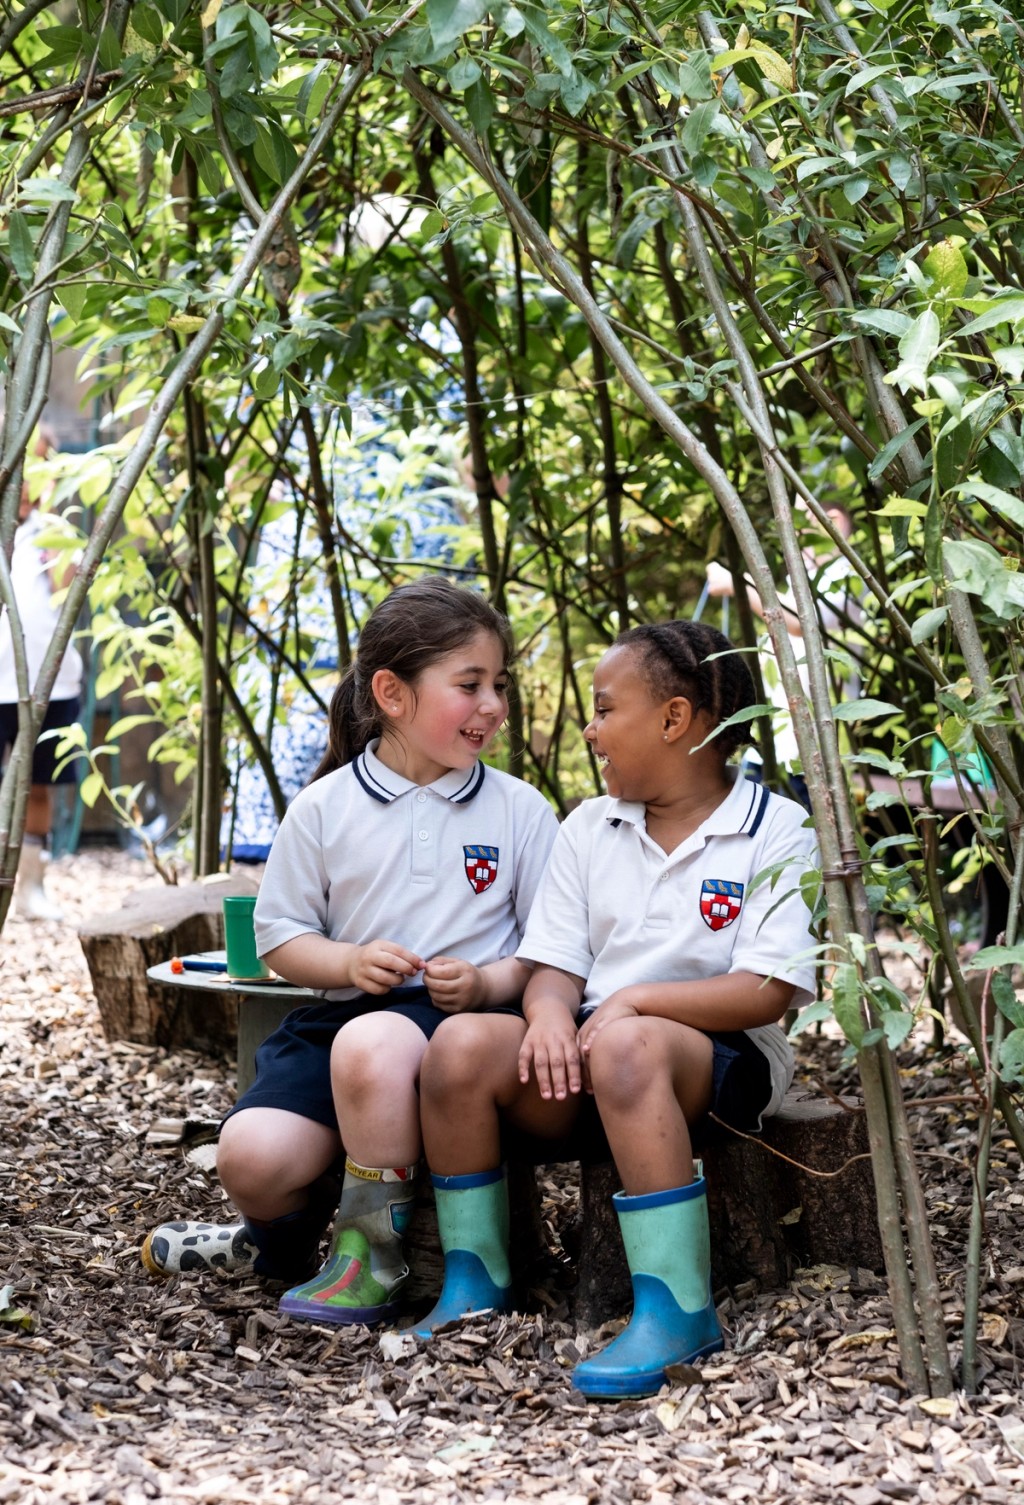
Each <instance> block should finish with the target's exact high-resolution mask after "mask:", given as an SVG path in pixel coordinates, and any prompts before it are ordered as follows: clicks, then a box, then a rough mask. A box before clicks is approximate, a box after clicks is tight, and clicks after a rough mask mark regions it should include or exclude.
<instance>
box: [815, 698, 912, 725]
mask: <svg viewBox="0 0 1024 1505" xmlns="http://www.w3.org/2000/svg"><path fill="white" fill-rule="evenodd" d="M832 714H833V716H834V717H835V718H836V720H837V721H877V720H878V719H879V717H881V716H901V715H902V714H903V712H902V711H901V710H900V708H899V706H898V705H892V704H891V703H890V702H889V701H888V700H844V701H841V702H840V704H839V705H837V706H836V707H835V709H834V711H833V712H832Z"/></svg>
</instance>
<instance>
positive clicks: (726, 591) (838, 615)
mask: <svg viewBox="0 0 1024 1505" xmlns="http://www.w3.org/2000/svg"><path fill="white" fill-rule="evenodd" d="M827 512H828V516H829V518H830V520H831V521H832V523H833V524H834V526H835V527H836V528H837V529H838V531H839V532H840V533H841V534H842V535H843V537H844V538H849V536H850V533H851V532H852V528H853V522H852V519H851V517H850V514H849V512H847V510H846V508H845V507H839V506H835V507H829V508H828V509H827ZM819 542H827V543H828V544H829V546H830V548H831V546H832V541H831V539H822V538H819ZM804 558H805V560H806V564H807V573H808V575H809V577H810V579H811V581H812V582H813V584H814V587H815V592H816V594H817V598H818V603H819V612H820V621H821V626H822V628H823V630H824V632H825V633H826V634H827V635H828V636H829V637H830V638H833V639H834V638H835V637H836V636H837V635H841V634H842V632H843V629H844V627H845V626H846V625H847V623H848V622H851V621H853V622H855V621H857V620H858V617H859V608H858V605H857V602H856V598H855V597H854V595H853V594H852V592H851V589H850V585H851V570H850V566H849V564H848V563H847V561H846V560H845V559H844V558H843V557H842V555H839V556H838V558H834V557H833V555H832V553H829V552H826V553H820V552H818V551H817V550H815V549H807V550H805V553H804ZM706 574H707V585H708V594H709V595H710V596H714V597H718V598H722V597H725V598H729V597H731V596H734V595H735V593H736V582H735V580H734V579H733V575H732V571H731V570H729V569H727V568H726V567H725V565H723V564H719V563H718V562H717V561H716V560H712V562H711V563H710V564H709V565H708V566H707V571H706ZM744 584H745V588H746V592H747V600H748V602H749V603H750V609H751V611H752V612H753V613H754V615H755V616H757V617H760V618H761V619H762V621H763V620H764V607H763V605H762V602H761V598H760V596H759V595H758V593H757V591H756V590H755V589H754V587H753V586H752V585H751V584H749V583H748V582H744ZM780 603H781V605H782V607H783V609H784V613H785V621H786V631H787V632H788V633H789V636H790V639H791V640H792V644H793V653H794V655H795V657H796V663H797V672H798V674H799V675H800V683H801V684H802V685H803V687H804V691H805V692H806V691H807V690H808V688H809V683H810V681H809V675H808V671H807V663H806V655H805V653H804V646H803V629H802V627H801V626H800V618H799V617H798V616H797V614H796V608H795V604H794V601H793V596H792V592H791V591H790V590H787V591H786V592H785V593H784V594H783V595H782V596H781V597H780ZM833 646H834V645H833ZM761 668H762V673H763V674H764V680H765V689H766V691H767V694H768V696H769V698H770V701H771V704H772V706H773V708H774V709H773V714H772V730H773V733H774V740H775V758H776V762H777V763H778V766H779V772H780V774H783V775H785V777H786V780H787V784H788V787H789V791H790V793H791V794H792V795H793V797H794V798H795V799H798V800H800V802H801V803H802V804H804V805H807V804H808V795H807V785H806V782H805V780H804V777H803V774H802V773H801V772H800V751H799V748H798V747H797V741H796V733H795V732H794V730H793V718H792V715H791V713H790V709H789V699H788V697H787V695H786V691H785V687H784V686H783V684H782V681H781V679H780V677H779V669H778V665H777V663H776V662H775V655H774V653H773V652H772V648H771V643H770V642H766V644H765V645H764V651H763V653H762V657H761ZM845 680H846V682H845V683H844V685H843V698H844V699H850V698H853V697H855V695H856V693H857V691H856V681H855V679H854V678H852V677H850V676H849V675H845ZM760 764H761V760H760V757H759V756H758V755H757V753H756V752H754V751H753V750H752V749H751V750H749V751H748V752H747V754H746V757H745V759H744V767H745V770H746V772H747V774H748V775H749V776H750V777H751V778H759V777H760Z"/></svg>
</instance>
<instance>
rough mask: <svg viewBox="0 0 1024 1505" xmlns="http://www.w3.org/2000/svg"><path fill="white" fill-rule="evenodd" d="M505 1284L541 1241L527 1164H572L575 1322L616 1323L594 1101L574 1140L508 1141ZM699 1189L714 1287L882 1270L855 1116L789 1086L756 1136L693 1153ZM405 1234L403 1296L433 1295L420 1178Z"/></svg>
mask: <svg viewBox="0 0 1024 1505" xmlns="http://www.w3.org/2000/svg"><path fill="white" fill-rule="evenodd" d="M505 1152H506V1158H507V1163H508V1167H509V1188H510V1200H511V1212H512V1216H511V1227H512V1263H513V1277H514V1278H516V1277H520V1276H521V1274H522V1270H523V1268H524V1267H525V1266H528V1265H529V1264H530V1263H531V1262H532V1261H533V1260H534V1259H535V1257H536V1251H537V1248H538V1247H539V1246H540V1245H542V1244H543V1234H542V1231H541V1223H540V1211H539V1197H538V1192H537V1185H536V1179H535V1174H534V1168H535V1167H536V1166H538V1165H558V1164H563V1163H567V1162H574V1161H576V1162H578V1163H579V1167H580V1171H579V1175H580V1208H579V1213H578V1215H577V1219H576V1223H575V1226H574V1227H573V1228H572V1229H571V1230H570V1233H569V1236H568V1237H567V1239H566V1242H567V1243H569V1244H571V1245H572V1246H573V1252H574V1254H575V1264H576V1289H575V1298H574V1316H575V1320H576V1322H577V1323H578V1324H579V1326H581V1327H588V1328H594V1327H598V1326H600V1324H601V1323H602V1322H607V1321H609V1320H610V1319H611V1318H613V1317H619V1316H623V1315H624V1314H625V1313H626V1312H628V1311H629V1309H630V1306H631V1303H632V1287H631V1285H630V1279H629V1270H628V1267H627V1265H626V1256H625V1250H624V1249H623V1246H622V1237H621V1234H620V1233H619V1226H618V1220H617V1218H616V1216H615V1212H614V1209H613V1206H612V1195H613V1193H614V1192H617V1191H619V1190H620V1189H621V1185H620V1182H619V1178H618V1173H617V1172H616V1169H615V1165H614V1162H613V1161H612V1160H611V1157H610V1155H609V1152H608V1146H607V1142H606V1141H605V1139H604V1134H603V1132H602V1130H601V1126H600V1121H599V1120H598V1118H597V1113H596V1110H594V1109H593V1106H592V1104H588V1108H587V1109H586V1110H585V1111H584V1113H583V1114H582V1115H581V1120H580V1123H579V1124H578V1125H577V1128H576V1129H575V1130H574V1133H573V1135H572V1136H571V1137H570V1138H569V1139H567V1140H562V1141H557V1142H554V1143H552V1142H550V1141H546V1140H537V1139H532V1138H529V1137H527V1136H516V1135H512V1136H509V1138H508V1141H507V1143H506V1146H505ZM701 1153H702V1158H703V1161H704V1171H705V1175H706V1177H707V1183H708V1213H709V1219H710V1224H711V1259H712V1282H713V1285H714V1288H715V1290H716V1291H719V1290H721V1289H722V1288H723V1287H729V1288H732V1289H735V1287H736V1286H738V1285H742V1284H744V1283H747V1282H753V1283H754V1284H755V1285H756V1286H757V1288H758V1289H760V1290H773V1289H777V1288H778V1287H779V1286H781V1285H784V1284H785V1282H786V1281H787V1280H788V1279H789V1277H790V1276H791V1274H792V1272H793V1270H794V1269H795V1268H797V1267H799V1266H806V1265H819V1264H833V1265H844V1266H847V1267H858V1268H863V1269H869V1270H881V1269H882V1267H883V1261H882V1249H881V1242H880V1238H879V1233H878V1219H877V1213H876V1204H875V1191H874V1181H873V1178H872V1173H871V1162H870V1158H869V1156H868V1137H867V1123H866V1119H865V1115H864V1112H863V1109H862V1108H861V1106H860V1105H859V1104H858V1103H855V1102H853V1101H852V1100H844V1101H842V1102H840V1101H839V1100H836V1099H830V1098H826V1097H823V1096H821V1095H819V1094H815V1093H812V1092H809V1091H808V1090H807V1089H805V1088H800V1087H796V1088H793V1089H791V1090H790V1092H789V1093H788V1094H787V1096H786V1099H785V1102H784V1103H783V1106H782V1108H781V1110H780V1111H779V1113H777V1114H776V1115H775V1116H774V1117H773V1118H770V1119H766V1120H765V1124H764V1130H763V1133H762V1134H760V1135H759V1136H757V1137H756V1138H755V1137H743V1136H739V1135H736V1134H732V1133H728V1132H723V1133H722V1135H721V1137H720V1138H718V1139H717V1141H716V1142H715V1143H713V1144H709V1145H707V1146H706V1147H705V1148H704V1149H703V1150H702V1152H701ZM424 1181H425V1182H426V1188H425V1190H424V1194H423V1196H422V1198H421V1207H420V1209H419V1212H418V1215H417V1219H416V1222H415V1226H414V1231H413V1234H412V1244H413V1248H412V1258H411V1260H410V1263H411V1264H412V1267H413V1272H414V1273H413V1278H412V1281H411V1282H410V1286H411V1289H410V1292H409V1294H410V1295H411V1296H413V1298H414V1299H415V1297H416V1296H417V1295H418V1294H420V1295H429V1294H431V1293H432V1292H433V1293H436V1291H437V1290H438V1289H439V1288H440V1283H441V1257H440V1250H439V1248H438V1245H437V1241H436V1240H437V1234H436V1223H435V1222H434V1219H433V1216H432V1213H433V1209H432V1207H431V1206H430V1205H429V1204H430V1201H431V1198H430V1193H429V1189H428V1188H429V1180H428V1178H424Z"/></svg>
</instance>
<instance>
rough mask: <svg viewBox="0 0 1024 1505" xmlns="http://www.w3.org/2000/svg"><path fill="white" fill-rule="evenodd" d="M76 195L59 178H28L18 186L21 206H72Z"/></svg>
mask: <svg viewBox="0 0 1024 1505" xmlns="http://www.w3.org/2000/svg"><path fill="white" fill-rule="evenodd" d="M77 198H78V194H77V193H76V192H75V190H74V189H73V188H69V187H68V185H67V183H62V182H61V180H60V178H29V179H28V181H27V182H24V183H20V184H19V185H18V199H19V202H21V203H23V204H57V203H65V204H73V203H74V202H75V200H76V199H77Z"/></svg>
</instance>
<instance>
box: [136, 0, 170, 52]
mask: <svg viewBox="0 0 1024 1505" xmlns="http://www.w3.org/2000/svg"><path fill="white" fill-rule="evenodd" d="M132 30H133V31H135V32H137V33H138V35H139V36H140V37H141V38H142V40H143V41H144V42H149V44H150V45H151V46H152V47H159V46H160V43H161V42H162V41H163V39H164V23H163V21H162V20H161V19H160V12H159V11H158V10H156V9H155V7H154V6H152V5H147V4H145V0H139V3H138V4H136V5H133V6H132Z"/></svg>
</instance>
